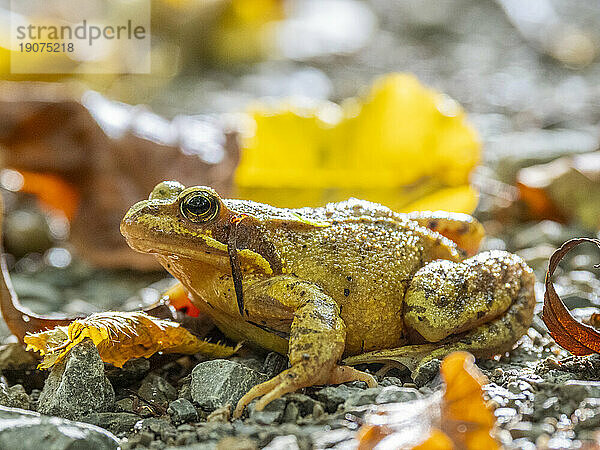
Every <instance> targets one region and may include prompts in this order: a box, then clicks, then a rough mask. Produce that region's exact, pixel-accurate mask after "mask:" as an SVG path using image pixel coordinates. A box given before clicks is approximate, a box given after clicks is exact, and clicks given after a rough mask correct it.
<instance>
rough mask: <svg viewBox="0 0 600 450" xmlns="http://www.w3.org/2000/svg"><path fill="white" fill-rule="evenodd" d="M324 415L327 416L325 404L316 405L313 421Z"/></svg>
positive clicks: (313, 411)
mask: <svg viewBox="0 0 600 450" xmlns="http://www.w3.org/2000/svg"><path fill="white" fill-rule="evenodd" d="M323 414H325V408H323V404H322V403H315V405H314V406H313V410H312V417H313V419H318V418H319V417H321V416H322V415H323Z"/></svg>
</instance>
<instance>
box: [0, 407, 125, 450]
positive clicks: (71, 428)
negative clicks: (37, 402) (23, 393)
mask: <svg viewBox="0 0 600 450" xmlns="http://www.w3.org/2000/svg"><path fill="white" fill-rule="evenodd" d="M118 447H119V441H118V440H117V438H116V437H115V436H114V435H113V434H111V433H110V432H108V431H106V430H103V429H102V428H99V427H96V426H94V425H90V424H87V423H79V422H72V421H70V420H66V419H60V418H58V417H46V416H42V415H40V414H38V413H34V412H31V411H24V410H21V409H16V408H6V407H3V406H0V448H5V449H11V450H30V449H37V448H43V449H47V450H63V449H64V450H74V449H78V450H113V449H117V448H118Z"/></svg>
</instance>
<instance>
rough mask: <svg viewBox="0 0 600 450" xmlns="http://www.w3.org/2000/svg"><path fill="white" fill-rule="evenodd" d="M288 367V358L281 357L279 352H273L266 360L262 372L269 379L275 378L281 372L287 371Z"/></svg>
mask: <svg viewBox="0 0 600 450" xmlns="http://www.w3.org/2000/svg"><path fill="white" fill-rule="evenodd" d="M287 367H288V359H287V357H285V356H283V355H280V354H279V353H277V352H271V353H269V354H268V355H267V357H266V358H265V362H264V364H263V366H262V369H261V372H262V373H264V374H265V375H267V376H268V377H269V378H273V377H274V376H275V375H279V374H280V373H281V372H283V371H284V370H285V369H287Z"/></svg>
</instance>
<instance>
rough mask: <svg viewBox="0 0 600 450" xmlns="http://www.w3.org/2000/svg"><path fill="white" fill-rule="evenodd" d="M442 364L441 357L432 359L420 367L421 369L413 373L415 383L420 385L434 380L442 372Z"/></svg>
mask: <svg viewBox="0 0 600 450" xmlns="http://www.w3.org/2000/svg"><path fill="white" fill-rule="evenodd" d="M440 364H441V361H440V360H439V359H432V360H431V361H427V362H426V363H425V364H423V365H422V366H421V367H419V370H417V371H415V373H413V381H414V382H415V384H416V385H417V386H419V387H420V386H424V385H425V384H427V383H428V382H429V381H431V380H433V378H435V377H436V376H437V375H438V374H439V373H440Z"/></svg>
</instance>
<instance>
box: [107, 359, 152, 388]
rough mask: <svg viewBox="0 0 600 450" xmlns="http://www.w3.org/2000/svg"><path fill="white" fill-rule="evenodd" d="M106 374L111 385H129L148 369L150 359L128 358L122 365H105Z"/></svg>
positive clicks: (140, 377) (142, 375)
mask: <svg viewBox="0 0 600 450" xmlns="http://www.w3.org/2000/svg"><path fill="white" fill-rule="evenodd" d="M107 366H108V367H107V370H106V376H107V377H108V379H109V380H110V382H111V383H112V385H113V386H129V385H131V384H133V383H135V382H136V381H139V380H141V379H142V378H144V376H145V375H146V374H147V373H148V371H149V370H150V361H149V360H147V359H146V358H135V359H130V360H129V361H127V362H126V363H125V364H123V367H120V368H119V367H114V366H111V365H107Z"/></svg>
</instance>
